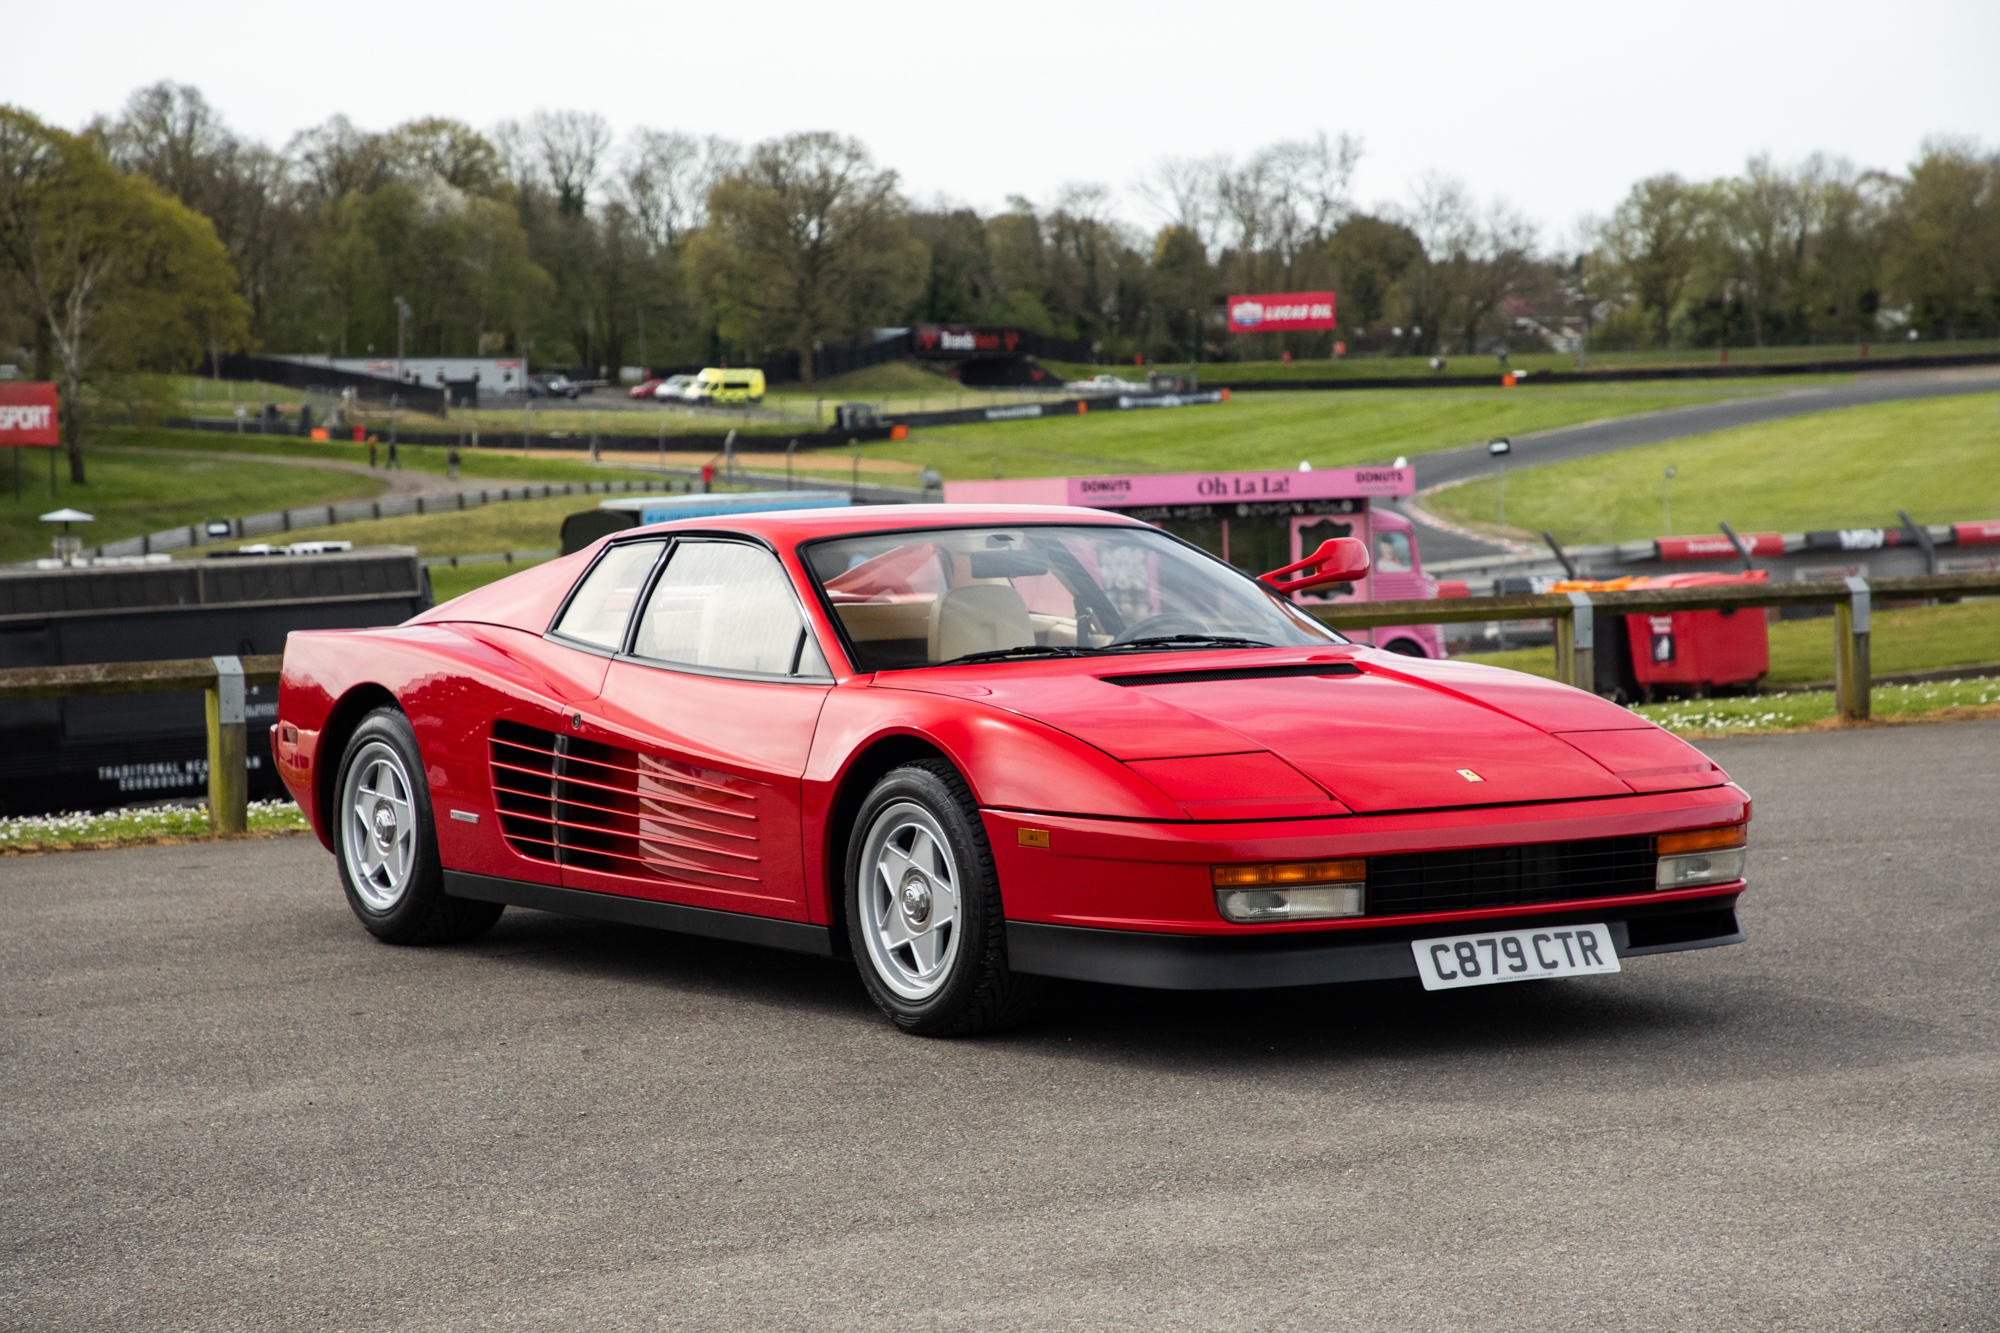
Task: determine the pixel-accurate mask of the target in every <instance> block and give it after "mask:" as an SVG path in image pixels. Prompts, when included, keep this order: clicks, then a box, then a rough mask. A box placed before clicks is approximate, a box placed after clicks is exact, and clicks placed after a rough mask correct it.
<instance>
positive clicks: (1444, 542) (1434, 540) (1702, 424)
mask: <svg viewBox="0 0 2000 1333" xmlns="http://www.w3.org/2000/svg"><path fill="white" fill-rule="evenodd" d="M1779 383H1782V381H1779ZM1995 390H2000V369H1991V368H1977V369H1971V370H1957V371H1948V372H1944V373H1941V374H1940V373H1928V374H1927V373H1922V372H1907V373H1895V374H1891V373H1880V374H1873V375H1864V376H1862V377H1860V378H1858V379H1856V380H1855V381H1854V382H1852V383H1849V384H1815V385H1807V386H1803V387H1799V388H1794V389H1788V390H1783V391H1780V392H1777V393H1773V394H1770V395H1768V396H1762V397H1753V398H1730V399H1725V400H1722V401H1720V402H1712V403H1699V404H1696V405H1694V406H1692V407H1676V408H1671V409H1669V410H1667V411H1664V412H1648V413H1646V414H1644V415H1641V416H1633V417H1618V418H1614V419H1612V420H1609V421H1595V422H1588V423H1586V424H1584V425H1581V426H1569V427H1565V428H1564V429H1562V430H1550V431H1542V432H1539V433H1538V434H1534V435H1521V436H1516V437H1514V440H1513V445H1514V450H1513V453H1511V454H1510V455H1509V456H1508V459H1507V463H1506V466H1507V467H1508V469H1509V470H1519V469H1521V468H1524V467H1536V466H1539V465H1541V464H1544V463H1568V462H1572V461H1574V460H1576V459H1579V458H1589V457H1592V456H1593V455H1596V454H1608V453H1614V452H1616V451H1618V450H1620V449H1630V448H1633V447H1634V446H1637V445H1642V444H1660V443H1662V442H1664V441H1667V440H1678V439H1683V438H1685V437H1687V436H1689V435H1705V434H1707V433H1708V432H1710V431H1716V430H1728V429H1730V428H1731V427H1735V426H1754V425H1761V424H1762V423H1764V422H1767V421H1779V420H1782V419H1784V418H1786V417H1796V416H1804V415H1806V414H1808V413H1812V412H1830V411H1832V410H1834V409H1835V408H1840V407H1859V406H1861V405H1863V404H1867V403H1888V402H1896V401H1899V400H1902V399H1907V398H1945V397H1952V396H1955V395H1958V394H1968V393H1992V392H1993V391H1995ZM1414 462H1415V464H1416V469H1417V488H1418V489H1419V490H1422V489H1424V488H1426V487H1430V486H1438V485H1443V484H1445V483H1447V482H1455V481H1467V480H1470V479H1472V478H1475V477H1484V476H1487V475H1489V474H1491V473H1494V472H1496V471H1497V470H1498V469H1499V466H1500V464H1498V463H1497V462H1496V461H1495V460H1494V458H1493V457H1492V455H1491V454H1489V453H1488V452H1487V449H1486V446H1485V445H1484V444H1469V445H1464V446H1462V447H1460V448H1457V449H1440V450H1438V451H1437V452H1436V453H1429V454H1422V455H1419V456H1418V457H1417V458H1416V459H1415V460H1414ZM1419 540H1420V542H1421V543H1422V546H1423V553H1424V560H1425V563H1427V564H1435V563H1437V562H1438V561H1441V560H1458V559H1466V558H1471V557H1474V556H1490V555H1495V554H1498V553H1500V552H1501V551H1503V550H1504V549H1505V548H1503V547H1500V546H1498V545H1495V544H1493V543H1490V542H1482V541H1479V540H1478V539H1476V538H1472V537H1466V536H1463V535H1461V534H1459V533H1455V532H1450V531H1446V530H1445V529H1442V528H1434V527H1431V526H1429V525H1426V526H1425V527H1424V529H1423V532H1422V535H1421V536H1420V538H1419Z"/></svg>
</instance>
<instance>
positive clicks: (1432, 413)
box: [821, 384, 1772, 498]
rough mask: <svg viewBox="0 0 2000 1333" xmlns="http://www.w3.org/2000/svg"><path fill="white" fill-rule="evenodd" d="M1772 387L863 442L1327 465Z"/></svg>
mask: <svg viewBox="0 0 2000 1333" xmlns="http://www.w3.org/2000/svg"><path fill="white" fill-rule="evenodd" d="M1771 391H1772V390H1771V389H1770V388H1769V386H1765V385H1740V384H1738V385H1730V384H1659V385H1652V384H1642V385H1587V386H1583V387H1579V388H1568V387H1559V386H1549V387H1545V388H1519V389H1410V390H1404V389H1363V390H1356V391H1354V392H1352V393H1259V394H1244V395H1241V396H1239V397H1237V398H1234V399H1232V400H1231V401H1230V402H1227V403H1218V404H1214V405H1204V406H1200V407H1182V408H1169V409H1162V410H1156V411H1134V412H1093V413H1090V414H1089V415H1086V416H1082V417H1073V416H1063V417H1052V418H1047V419H1042V420H1030V421H996V422H985V423H981V424H978V425H971V426H941V427H937V428H935V429H927V430H918V431H914V432H912V434H911V436H910V438H909V439H907V440H902V441H897V442H893V443H892V442H887V441H884V442H881V443H876V444H865V445H860V446H858V449H859V450H860V452H861V453H862V454H863V455H864V456H867V457H873V458H892V459H896V460H898V461H901V462H906V463H917V464H924V465H930V466H935V467H936V468H937V469H938V470H939V471H940V472H942V473H943V474H944V475H945V477H946V478H948V479H953V478H955V479H965V480H970V479H978V478H989V477H992V476H993V475H994V473H995V469H996V468H997V469H998V471H999V473H1000V475H1002V476H1008V477H1045V476H1066V475H1072V474H1076V473H1090V472H1196V471H1202V470H1205V469H1210V468H1229V469H1258V468H1295V467H1297V466H1298V465H1299V463H1300V462H1301V461H1310V462H1311V463H1312V464H1313V465H1314V466H1315V467H1327V466H1336V465H1352V464H1356V463H1386V462H1388V461H1389V460H1391V459H1393V458H1395V457H1396V456H1397V455H1398V454H1406V455H1416V454H1421V453H1426V452H1429V451H1430V450H1433V449H1447V448H1451V447H1453V446H1456V445H1461V444H1470V443H1474V442H1476V441H1480V440H1485V439H1490V438H1491V437H1493V436H1495V435H1509V434H1512V435H1520V434H1526V433H1527V432H1529V431H1537V430H1552V429H1555V428H1557V427H1560V426H1573V425H1577V424H1579V423H1581V422H1585V421H1596V420H1599V419H1601V418H1605V417H1618V416H1628V415H1631V414H1632V413H1636V412H1654V411H1659V410H1661V409H1664V408H1671V407H1684V406H1687V405H1689V404H1691V403H1701V402H1710V401H1714V400H1716V399H1720V398H1733V397H1741V396H1746V395H1750V394H1758V393H1765V392H1771ZM842 453H843V455H844V454H845V451H844V450H843V451H842ZM821 456H822V457H825V456H826V451H822V454H821ZM1510 498H1511V497H1510Z"/></svg>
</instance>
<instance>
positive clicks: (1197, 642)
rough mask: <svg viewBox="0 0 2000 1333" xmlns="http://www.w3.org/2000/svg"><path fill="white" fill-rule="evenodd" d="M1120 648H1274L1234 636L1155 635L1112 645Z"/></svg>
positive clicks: (1260, 642) (1257, 641)
mask: <svg viewBox="0 0 2000 1333" xmlns="http://www.w3.org/2000/svg"><path fill="white" fill-rule="evenodd" d="M1110 646H1111V647H1112V648H1113V649H1118V648H1180V647H1188V648H1272V647H1276V645H1275V644H1269V643H1265V642H1264V641H1263V640H1262V639H1243V638H1238V637H1237V636H1236V635H1234V634H1154V635H1149V636H1148V637H1146V638H1143V639H1127V640H1125V642H1123V643H1114V644H1112V645H1110Z"/></svg>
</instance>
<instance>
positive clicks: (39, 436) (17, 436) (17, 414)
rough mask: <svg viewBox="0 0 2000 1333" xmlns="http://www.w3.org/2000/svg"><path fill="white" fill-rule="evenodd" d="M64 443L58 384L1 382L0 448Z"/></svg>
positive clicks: (46, 447) (42, 446) (43, 447)
mask: <svg viewBox="0 0 2000 1333" xmlns="http://www.w3.org/2000/svg"><path fill="white" fill-rule="evenodd" d="M61 443H62V435H61V434H60V433H59V432H58V430H57V427H56V386H55V385H53V384H0V448H6V447H8V446H10V445H11V446H14V447H17V448H18V447H20V446H22V445H28V446H32V447H34V448H38V449H53V448H55V447H56V446H57V445H59V444H61Z"/></svg>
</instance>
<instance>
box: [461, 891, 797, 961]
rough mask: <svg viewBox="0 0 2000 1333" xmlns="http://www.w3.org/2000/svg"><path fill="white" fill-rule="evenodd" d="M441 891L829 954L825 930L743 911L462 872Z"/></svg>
mask: <svg viewBox="0 0 2000 1333" xmlns="http://www.w3.org/2000/svg"><path fill="white" fill-rule="evenodd" d="M444 891H445V892H446V893H448V894H450V895H451V896H452V897H454V898H472V899H476V900H478V901H479V902H484V903H506V904H508V905H509V906H510V907H532V908H535V909H536V910H538V911H543V912H561V913H563V914H564V915H566V916H587V917H594V918H596V919H597V920H599V921H617V922H620V923H622V924H624V925H628V926H650V927H652V928H653V929H655V930H678V931H680V932H681V933H682V934H686V935H706V936H708V937H710V938H711V939H718V940H735V941H736V942H737V943H739V944H762V945H767V946H769V947H771V948H773V949H790V950H792V951H793V952H794V953H811V954H818V955H819V956H820V957H822V958H830V957H832V955H833V942H832V939H831V936H830V935H829V933H828V931H827V928H826V927H825V926H815V925H810V924H808V923H806V922H804V921H779V920H775V919H774V918H772V917H768V916H751V915H750V914H749V913H747V912H718V911H715V910H714V909H713V908H708V907H687V906H684V905H683V904H680V903H663V902H658V901H656V900H654V899H652V898H626V897H623V896H621V895H619V894H616V893H589V892H586V891H584V890H582V889H559V888H557V887H556V886H555V885H553V884H530V883H528V882H527V881H525V880H519V879H501V878H499V877H497V876H494V875H471V874H467V873H466V872H465V871H462V870H447V871H445V872H444Z"/></svg>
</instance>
